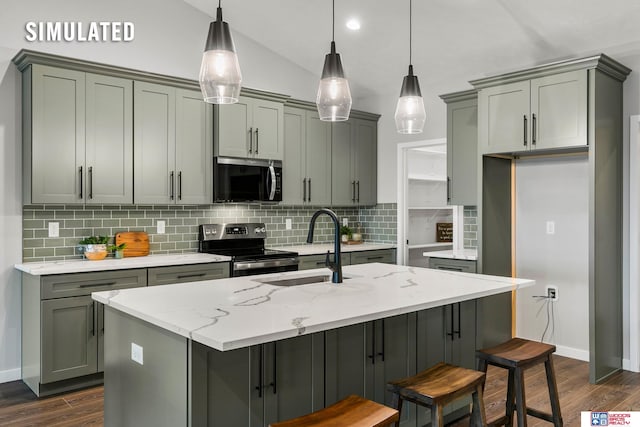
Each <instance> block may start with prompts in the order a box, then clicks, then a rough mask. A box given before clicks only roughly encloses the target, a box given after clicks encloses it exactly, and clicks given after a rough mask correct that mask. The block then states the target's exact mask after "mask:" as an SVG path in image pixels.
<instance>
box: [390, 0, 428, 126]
mask: <svg viewBox="0 0 640 427" xmlns="http://www.w3.org/2000/svg"><path fill="white" fill-rule="evenodd" d="M395 119H396V129H397V130H398V132H399V133H404V134H410V133H422V129H423V128H424V123H425V121H426V120H427V113H426V112H425V110H424V100H423V99H422V93H421V92H420V83H418V76H414V75H413V65H411V0H409V74H407V75H406V76H404V80H403V81H402V89H400V99H398V105H397V106H396V114H395Z"/></svg>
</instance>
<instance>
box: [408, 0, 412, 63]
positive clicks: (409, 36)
mask: <svg viewBox="0 0 640 427" xmlns="http://www.w3.org/2000/svg"><path fill="white" fill-rule="evenodd" d="M411 16H412V14H411V0H409V65H412V64H411Z"/></svg>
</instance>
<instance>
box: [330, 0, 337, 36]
mask: <svg viewBox="0 0 640 427" xmlns="http://www.w3.org/2000/svg"><path fill="white" fill-rule="evenodd" d="M331 41H336V0H332V2H331Z"/></svg>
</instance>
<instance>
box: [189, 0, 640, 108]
mask: <svg viewBox="0 0 640 427" xmlns="http://www.w3.org/2000/svg"><path fill="white" fill-rule="evenodd" d="M184 1H185V2H187V3H189V4H191V5H192V6H193V7H195V8H197V9H199V10H201V11H203V12H205V13H207V14H208V15H210V16H212V17H214V16H215V10H216V7H217V3H218V2H217V1H214V0H184ZM222 8H223V14H224V19H225V21H227V22H229V24H230V25H231V28H232V31H237V32H241V33H243V34H244V35H245V36H247V37H249V38H252V39H254V40H256V41H257V42H259V43H261V44H263V45H264V46H266V47H267V48H269V49H271V50H273V51H275V52H276V53H278V54H280V55H281V56H283V57H285V58H287V59H289V60H290V61H292V62H294V63H296V64H298V65H299V66H301V67H302V68H304V69H307V70H309V71H311V72H313V73H317V74H318V75H319V74H320V72H321V70H322V64H323V61H324V55H325V54H326V53H327V52H328V50H329V44H330V41H331V1H330V0H268V1H267V0H232V1H231V0H226V1H223V2H222ZM335 16H336V29H335V40H336V46H337V50H338V53H340V54H341V56H342V60H343V64H344V67H345V72H346V74H347V77H348V78H349V79H350V81H351V82H353V86H354V87H352V92H353V96H354V97H356V98H367V97H376V96H388V95H390V94H397V93H399V91H400V85H401V81H402V77H403V76H404V75H405V74H406V73H407V66H408V62H409V25H408V24H409V0H393V1H379V0H336V1H335ZM354 17H355V18H358V19H359V20H360V21H361V29H360V30H359V31H357V32H354V31H351V30H349V29H347V28H346V25H345V24H346V21H347V20H348V19H350V18H354ZM630 51H634V52H636V53H640V2H639V1H637V0H606V1H605V0H535V1H530V0H527V1H525V0H429V1H426V0H413V64H414V69H415V72H416V74H417V75H418V76H419V79H420V84H421V86H422V91H423V94H424V95H425V96H436V95H438V94H441V93H446V92H452V91H456V90H462V89H466V88H469V87H470V86H469V85H468V84H467V82H468V81H469V80H471V79H475V78H479V77H483V76H487V75H494V74H499V73H503V72H508V71H512V70H516V69H521V68H525V67H530V66H534V65H537V64H541V63H546V62H551V61H555V60H560V59H566V58H572V57H578V56H586V55H590V54H596V53H600V52H604V53H607V54H609V55H611V56H613V57H614V58H616V53H618V52H626V53H628V52H630ZM616 59H623V58H616Z"/></svg>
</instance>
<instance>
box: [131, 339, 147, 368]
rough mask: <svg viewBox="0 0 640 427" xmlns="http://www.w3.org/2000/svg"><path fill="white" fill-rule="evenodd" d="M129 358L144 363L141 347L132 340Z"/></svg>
mask: <svg viewBox="0 0 640 427" xmlns="http://www.w3.org/2000/svg"><path fill="white" fill-rule="evenodd" d="M131 360H133V361H134V362H136V363H139V364H141V365H144V354H143V348H142V346H139V345H138V344H136V343H134V342H132V343H131Z"/></svg>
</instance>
